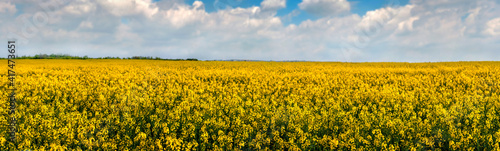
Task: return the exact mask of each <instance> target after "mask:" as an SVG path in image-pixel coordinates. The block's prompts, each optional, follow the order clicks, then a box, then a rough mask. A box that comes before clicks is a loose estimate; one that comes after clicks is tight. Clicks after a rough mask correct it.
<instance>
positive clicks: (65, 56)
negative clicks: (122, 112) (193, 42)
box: [1, 54, 198, 61]
mask: <svg viewBox="0 0 500 151" xmlns="http://www.w3.org/2000/svg"><path fill="white" fill-rule="evenodd" d="M1 59H5V58H1ZM16 59H83V60H85V59H141V60H171V61H198V59H195V58H187V59H164V58H160V57H151V56H147V57H145V56H133V57H127V58H120V57H110V56H108V57H98V58H90V57H88V56H83V57H80V56H71V55H69V54H50V55H48V54H37V55H35V56H17V57H16Z"/></svg>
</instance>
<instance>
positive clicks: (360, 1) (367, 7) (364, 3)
mask: <svg viewBox="0 0 500 151" xmlns="http://www.w3.org/2000/svg"><path fill="white" fill-rule="evenodd" d="M155 1H161V0H155ZM194 1H195V0H188V1H185V3H186V4H192V3H193V2H194ZM201 1H202V2H203V3H204V4H206V5H205V9H206V11H207V12H215V11H217V9H216V8H215V7H214V4H215V3H216V2H215V0H201ZM228 1H232V2H228ZM219 2H221V3H224V4H226V5H227V6H231V7H243V8H245V7H251V6H260V3H261V2H262V0H240V1H238V0H220V1H219ZM301 2H302V0H287V1H286V8H283V9H280V10H278V11H277V16H285V15H287V14H290V13H291V12H292V11H294V10H297V11H300V12H301V13H300V14H298V15H297V16H294V17H293V18H292V20H291V21H287V22H286V24H290V23H293V24H300V22H302V21H304V20H307V19H318V18H319V17H318V16H315V15H311V14H308V13H305V12H303V11H301V10H300V9H299V7H298V4H299V3H301ZM349 2H351V3H352V4H353V6H352V8H351V9H352V10H351V12H352V13H356V14H358V15H360V16H362V15H364V14H365V13H366V12H367V11H373V10H376V9H379V8H382V7H386V6H387V5H389V4H390V3H391V1H390V0H355V1H349ZM392 3H393V4H394V6H404V5H406V4H408V0H393V1H392Z"/></svg>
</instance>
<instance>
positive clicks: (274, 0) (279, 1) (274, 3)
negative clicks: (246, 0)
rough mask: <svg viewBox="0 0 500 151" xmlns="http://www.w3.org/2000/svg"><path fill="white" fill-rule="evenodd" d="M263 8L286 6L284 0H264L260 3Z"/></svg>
mask: <svg viewBox="0 0 500 151" xmlns="http://www.w3.org/2000/svg"><path fill="white" fill-rule="evenodd" d="M260 6H262V8H263V9H272V10H275V9H280V8H285V7H286V0H264V1H262V3H260Z"/></svg>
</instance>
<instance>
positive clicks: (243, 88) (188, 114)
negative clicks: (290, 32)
mask: <svg viewBox="0 0 500 151" xmlns="http://www.w3.org/2000/svg"><path fill="white" fill-rule="evenodd" d="M6 68H7V65H5V67H4V70H2V71H4V72H5V73H2V74H1V75H0V76H1V78H0V82H1V84H2V85H1V87H0V88H1V89H2V91H0V95H2V96H7V95H8V94H7V92H6V91H4V89H5V87H6V86H7V82H8V81H7V80H8V79H7V75H6V74H7V73H6V72H7V69H6ZM16 70H17V79H16V81H17V88H18V91H17V98H18V104H17V115H16V116H17V118H18V121H17V122H18V140H19V147H18V148H19V149H36V150H39V149H56V148H66V149H82V150H89V149H99V148H101V149H104V150H124V149H145V150H179V149H182V150H207V149H208V150H220V149H223V150H248V149H250V150H260V149H271V150H284V149H292V150H299V149H300V150H319V149H325V150H332V149H370V150H373V149H375V150H381V149H383V150H385V149H388V150H407V149H411V150H413V149H417V150H420V149H425V150H427V149H433V148H439V149H442V150H450V149H459V150H465V149H473V148H475V149H480V150H483V149H485V150H494V149H496V150H499V149H500V147H499V143H500V122H499V121H500V83H499V79H500V74H499V73H500V62H461V63H418V64H408V63H312V62H298V63H283V62H203V61H192V62H191V61H154V60H17V61H16ZM0 101H1V103H0V105H1V106H0V112H1V116H0V121H1V122H2V123H4V124H6V123H8V120H7V119H8V112H7V109H8V106H9V102H8V98H7V97H1V100H0ZM0 132H1V135H0V146H1V147H0V150H6V149H7V148H8V147H9V146H10V145H11V144H9V143H8V141H7V140H8V138H9V129H8V127H7V126H3V127H0ZM11 147H12V146H11Z"/></svg>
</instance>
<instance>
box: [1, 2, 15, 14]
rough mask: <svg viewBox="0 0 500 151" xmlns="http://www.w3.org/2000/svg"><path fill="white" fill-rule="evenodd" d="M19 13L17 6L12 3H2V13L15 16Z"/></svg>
mask: <svg viewBox="0 0 500 151" xmlns="http://www.w3.org/2000/svg"><path fill="white" fill-rule="evenodd" d="M16 11H17V9H16V5H14V4H11V3H10V2H0V13H10V14H14V13H15V12H16Z"/></svg>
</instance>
